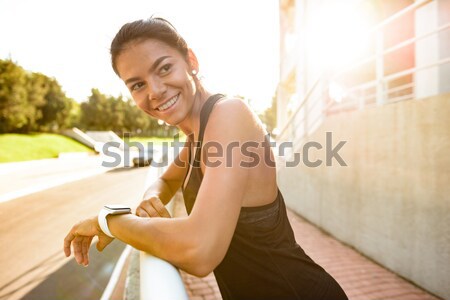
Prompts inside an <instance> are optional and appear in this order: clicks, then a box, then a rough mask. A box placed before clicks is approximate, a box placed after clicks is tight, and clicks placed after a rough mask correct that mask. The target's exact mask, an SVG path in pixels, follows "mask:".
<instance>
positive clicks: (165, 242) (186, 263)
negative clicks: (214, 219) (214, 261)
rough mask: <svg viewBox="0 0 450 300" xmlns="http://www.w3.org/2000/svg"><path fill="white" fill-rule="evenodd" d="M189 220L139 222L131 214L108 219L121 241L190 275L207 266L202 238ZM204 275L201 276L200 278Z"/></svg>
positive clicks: (167, 219)
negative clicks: (201, 248) (203, 253)
mask: <svg viewBox="0 0 450 300" xmlns="http://www.w3.org/2000/svg"><path fill="white" fill-rule="evenodd" d="M190 221H191V220H189V218H174V219H169V218H140V217H137V216H135V215H132V214H126V215H115V216H114V215H110V216H108V227H109V229H110V230H111V232H112V234H113V235H114V236H115V237H116V238H118V239H119V240H121V241H123V242H125V243H126V244H129V245H131V246H133V247H134V248H136V249H138V250H141V251H145V252H147V253H150V254H152V255H154V256H156V257H159V258H162V259H164V260H166V261H168V262H170V263H172V264H173V265H175V266H176V267H179V268H181V269H183V270H185V271H186V272H188V273H191V274H194V275H196V274H200V273H202V272H201V271H199V268H202V267H203V266H204V264H205V262H204V261H200V260H203V259H204V258H205V257H204V256H202V255H201V250H200V247H201V245H202V243H201V242H200V241H199V238H201V237H200V235H199V234H197V233H196V231H195V229H194V228H193V226H192V224H191V223H192V222H190ZM201 275H202V274H201Z"/></svg>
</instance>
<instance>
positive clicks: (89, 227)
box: [64, 217, 113, 266]
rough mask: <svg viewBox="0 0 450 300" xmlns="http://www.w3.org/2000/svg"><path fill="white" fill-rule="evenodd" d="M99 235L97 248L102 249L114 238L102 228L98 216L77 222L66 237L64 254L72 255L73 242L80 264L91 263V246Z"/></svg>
mask: <svg viewBox="0 0 450 300" xmlns="http://www.w3.org/2000/svg"><path fill="white" fill-rule="evenodd" d="M96 235H97V236H98V243H97V250H98V251H102V250H103V249H105V247H106V246H108V245H109V243H111V242H112V240H113V238H111V237H109V236H107V235H106V234H104V233H103V231H102V230H101V229H100V226H99V224H98V219H97V217H92V218H89V219H86V220H84V221H81V222H78V223H77V224H75V225H74V226H73V227H72V229H71V230H70V232H69V233H68V234H67V236H66V238H65V239H64V254H65V255H66V256H67V257H69V256H70V245H71V244H73V253H74V256H75V260H76V261H77V263H78V264H79V265H84V266H87V265H88V264H89V248H90V246H91V242H92V239H93V238H94V236H96Z"/></svg>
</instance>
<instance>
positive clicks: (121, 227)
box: [64, 18, 347, 299]
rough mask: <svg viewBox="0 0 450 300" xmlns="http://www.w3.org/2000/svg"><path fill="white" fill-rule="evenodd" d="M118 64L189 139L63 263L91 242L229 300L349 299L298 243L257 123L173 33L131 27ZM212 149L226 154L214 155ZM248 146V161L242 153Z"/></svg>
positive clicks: (151, 109) (155, 113)
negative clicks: (177, 271)
mask: <svg viewBox="0 0 450 300" xmlns="http://www.w3.org/2000/svg"><path fill="white" fill-rule="evenodd" d="M111 56H112V64H113V68H114V70H115V72H116V73H117V75H118V76H119V77H120V78H121V79H122V80H123V81H124V83H125V84H126V85H127V87H128V89H129V90H130V92H131V94H132V96H133V99H134V101H135V102H136V103H137V105H138V106H139V107H140V108H141V109H142V110H143V111H145V112H146V113H147V114H149V115H150V116H152V117H154V118H157V119H158V120H162V121H164V122H166V123H169V124H171V125H175V126H177V127H178V128H179V129H181V130H182V131H183V133H184V134H186V136H187V137H188V138H187V141H186V144H185V147H184V148H183V150H182V151H181V152H180V154H179V155H178V157H176V158H175V161H174V162H173V163H172V164H171V165H170V166H169V167H168V169H167V170H166V171H165V172H164V174H162V175H161V177H160V178H158V179H157V180H156V181H155V182H154V183H153V184H152V185H151V186H150V187H149V189H148V190H147V191H146V193H145V194H144V200H143V201H142V202H141V204H140V205H139V206H138V207H137V208H136V211H135V215H132V214H129V213H126V212H128V210H127V209H126V208H124V207H120V209H116V210H114V209H111V207H107V208H105V209H103V210H101V212H100V214H99V215H98V216H96V217H93V218H90V219H87V220H84V221H81V222H79V223H77V224H76V225H75V226H74V227H73V228H72V229H71V230H70V232H69V234H68V235H67V237H66V238H65V240H64V251H65V254H66V255H67V256H69V255H70V253H71V246H73V250H74V254H75V259H76V260H77V262H78V263H79V264H83V265H87V264H88V263H89V257H88V250H89V246H90V244H91V242H92V239H93V237H94V236H98V238H99V242H98V243H97V249H98V250H100V251H101V250H103V249H104V248H105V247H106V246H107V245H108V244H109V243H110V242H111V241H112V239H113V238H118V239H120V240H122V241H123V242H125V243H127V244H130V245H132V246H133V247H135V248H137V249H140V250H143V251H146V252H149V253H151V254H153V255H155V256H157V257H160V258H162V259H164V260H167V261H169V262H170V263H172V264H173V265H175V266H177V267H179V268H181V269H183V270H185V271H186V272H188V273H191V274H194V275H197V276H206V275H207V274H209V273H210V272H214V274H215V277H216V279H217V283H218V285H219V288H220V292H221V294H222V297H223V298H224V299H347V297H346V295H345V293H344V291H343V290H342V289H341V287H340V286H339V284H338V283H337V282H336V281H335V280H334V279H333V278H332V277H331V276H330V275H329V274H328V273H327V272H326V271H325V270H324V269H323V268H321V267H320V266H319V265H317V264H316V263H315V262H314V261H313V260H312V259H311V258H310V257H309V256H308V255H306V254H305V252H304V251H303V250H302V248H301V247H300V246H299V245H298V244H297V243H296V241H295V238H294V234H293V231H292V228H291V225H290V223H289V220H288V218H287V213H286V207H285V204H284V200H283V196H282V194H281V192H280V191H279V189H278V187H277V182H276V170H275V164H274V163H273V154H272V152H271V149H270V147H268V146H267V145H268V143H264V141H265V140H266V135H267V132H266V131H265V129H264V128H263V126H262V124H261V123H260V121H259V120H258V118H257V116H256V115H255V114H254V113H253V112H252V111H251V109H250V108H249V107H248V106H247V105H246V104H245V103H244V102H243V101H241V100H240V99H235V98H229V97H225V96H224V95H222V94H219V93H211V92H209V91H207V90H206V89H205V88H204V87H203V85H202V83H201V81H200V80H199V79H198V78H197V73H198V71H199V63H198V60H197V58H196V56H195V54H194V52H193V50H192V49H190V48H188V46H187V44H186V42H185V41H184V39H183V38H182V37H181V36H180V35H179V34H178V33H177V31H176V30H175V28H173V26H172V25H171V24H170V23H169V22H168V21H166V20H164V19H161V18H151V19H148V20H139V21H135V22H132V23H128V24H125V25H124V26H123V27H122V29H121V30H120V31H119V33H118V34H117V35H116V37H115V39H114V40H113V42H112V46H111ZM212 143H214V145H215V148H216V149H222V150H223V149H226V150H227V151H225V153H224V151H218V152H216V153H210V152H209V151H208V148H207V145H211V144H212ZM250 143H251V145H254V147H253V148H252V153H251V155H250V157H249V156H245V155H244V154H243V151H242V148H243V147H244V145H249V144H250ZM202 145H205V146H204V147H202ZM246 150H248V149H247V148H246ZM267 154H268V155H267ZM267 157H269V158H270V159H269V163H267ZM211 158H214V159H215V161H214V164H211V163H209V162H210V159H211ZM254 161H258V162H260V163H257V164H255V163H253V162H254ZM249 162H250V164H247V165H249V166H251V167H244V165H245V164H243V163H249ZM180 188H181V189H182V191H183V196H184V200H185V205H186V209H187V212H188V214H189V215H188V217H184V218H170V215H169V213H168V212H167V210H166V209H165V207H164V205H165V204H167V203H168V202H169V201H170V199H171V198H172V197H173V195H174V194H175V192H176V191H177V190H178V189H180Z"/></svg>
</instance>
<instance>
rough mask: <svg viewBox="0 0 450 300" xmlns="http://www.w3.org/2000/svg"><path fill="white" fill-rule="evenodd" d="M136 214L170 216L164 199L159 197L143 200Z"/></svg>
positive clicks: (141, 215) (142, 215)
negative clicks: (163, 201)
mask: <svg viewBox="0 0 450 300" xmlns="http://www.w3.org/2000/svg"><path fill="white" fill-rule="evenodd" d="M136 215H138V216H139V217H151V218H156V217H163V218H170V217H171V216H170V214H169V211H168V210H167V209H166V207H165V206H164V204H163V203H162V201H161V200H160V199H159V198H158V197H152V198H150V199H148V200H145V201H142V202H141V204H140V205H139V207H138V208H137V209H136Z"/></svg>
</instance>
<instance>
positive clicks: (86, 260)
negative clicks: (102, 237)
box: [81, 237, 93, 266]
mask: <svg viewBox="0 0 450 300" xmlns="http://www.w3.org/2000/svg"><path fill="white" fill-rule="evenodd" d="M92 238H93V237H84V238H83V242H82V244H81V246H82V250H83V265H84V266H87V265H88V264H89V248H90V247H91V242H92Z"/></svg>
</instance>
